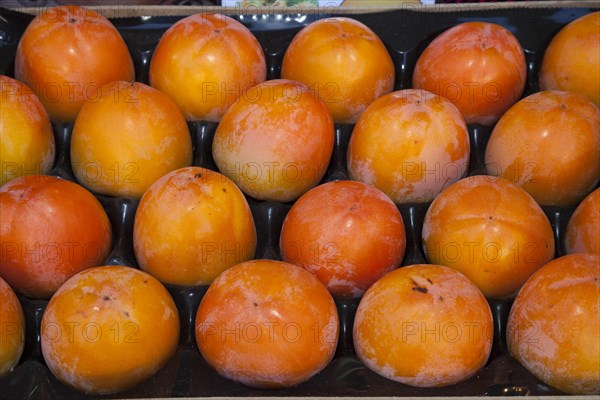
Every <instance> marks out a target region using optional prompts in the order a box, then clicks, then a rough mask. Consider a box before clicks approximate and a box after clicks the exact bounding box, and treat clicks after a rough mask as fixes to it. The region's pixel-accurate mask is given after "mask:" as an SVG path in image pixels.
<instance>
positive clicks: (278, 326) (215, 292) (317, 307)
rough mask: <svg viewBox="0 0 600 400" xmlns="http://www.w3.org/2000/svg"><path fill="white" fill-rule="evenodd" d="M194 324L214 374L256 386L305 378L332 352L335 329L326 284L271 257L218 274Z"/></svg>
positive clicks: (281, 384)
mask: <svg viewBox="0 0 600 400" xmlns="http://www.w3.org/2000/svg"><path fill="white" fill-rule="evenodd" d="M195 324H196V342H197V344H198V348H199V349H200V353H201V354H202V357H204V359H205V360H206V361H207V362H208V363H209V364H210V365H211V366H212V367H213V368H214V369H215V370H216V371H217V372H218V373H219V374H220V375H222V376H224V377H226V378H228V379H232V380H234V381H236V382H239V383H242V384H244V385H247V386H251V387H257V388H281V387H289V386H294V385H297V384H300V383H302V382H304V381H307V380H308V379H309V378H310V377H312V376H313V375H314V374H316V373H318V372H319V371H321V370H322V369H323V368H325V367H326V366H327V364H328V363H329V362H330V361H331V359H332V358H333V355H334V353H335V348H336V345H337V340H338V331H339V322H338V314H337V310H336V307H335V303H334V302H333V298H332V297H331V295H330V294H329V292H328V291H327V289H326V288H325V286H323V285H322V284H321V282H319V280H318V279H317V278H315V277H314V276H313V275H312V274H310V273H309V272H307V271H305V270H304V269H303V268H301V267H298V266H296V265H293V264H288V263H285V262H282V261H274V260H253V261H248V262H244V263H241V264H238V265H236V266H233V267H231V268H230V269H228V270H226V271H225V272H223V273H222V274H221V275H219V276H218V277H217V279H216V280H215V281H214V282H213V283H212V284H211V286H210V287H209V289H208V291H207V292H206V294H205V295H204V297H203V299H202V301H201V303H200V307H199V308H198V312H197V314H196V322H195Z"/></svg>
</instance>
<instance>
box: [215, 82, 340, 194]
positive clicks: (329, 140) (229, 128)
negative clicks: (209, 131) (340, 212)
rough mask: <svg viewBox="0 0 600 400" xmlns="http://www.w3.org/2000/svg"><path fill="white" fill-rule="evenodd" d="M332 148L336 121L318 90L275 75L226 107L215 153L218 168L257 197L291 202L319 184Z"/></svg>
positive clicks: (244, 189)
mask: <svg viewBox="0 0 600 400" xmlns="http://www.w3.org/2000/svg"><path fill="white" fill-rule="evenodd" d="M332 152H333V120H332V119H331V114H330V112H329V110H328V109H327V106H326V105H325V103H324V102H323V100H322V99H321V98H320V97H319V95H318V94H317V93H315V92H314V91H313V90H311V89H310V88H309V87H308V86H306V85H305V84H303V83H300V82H294V81H289V80H285V79H276V80H271V81H267V82H263V83H261V84H259V85H256V86H254V87H253V88H251V89H250V90H248V91H247V92H246V94H245V95H244V96H243V97H241V98H239V99H238V100H237V101H236V102H235V103H233V105H232V106H231V107H230V108H229V109H228V110H227V112H226V113H225V115H224V116H223V119H222V120H221V122H220V123H219V126H218V127H217V130H216V132H215V137H214V140H213V144H212V154H213V157H214V160H215V163H216V164H217V167H218V168H219V171H220V172H221V173H222V174H224V175H226V176H227V177H228V178H230V179H231V180H232V181H234V182H235V184H236V185H238V186H239V187H240V189H242V191H243V192H244V193H246V194H247V195H249V196H252V197H254V198H256V199H258V200H272V201H281V202H288V201H293V200H296V199H297V198H298V197H300V195H302V194H303V193H304V192H306V191H307V190H309V189H311V188H313V187H315V186H316V185H317V184H318V183H319V182H320V181H321V179H322V178H323V176H324V175H325V171H326V170H327V166H328V165H329V160H330V158H331V153H332Z"/></svg>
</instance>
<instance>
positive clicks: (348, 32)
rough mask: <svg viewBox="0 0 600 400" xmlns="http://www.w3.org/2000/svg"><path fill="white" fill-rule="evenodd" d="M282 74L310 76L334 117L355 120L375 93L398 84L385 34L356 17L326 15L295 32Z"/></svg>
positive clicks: (310, 82) (297, 77)
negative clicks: (382, 38) (329, 16)
mask: <svg viewBox="0 0 600 400" xmlns="http://www.w3.org/2000/svg"><path fill="white" fill-rule="evenodd" d="M281 77H282V78H283V79H291V80H295V81H300V82H304V83H305V84H306V85H308V86H309V87H310V88H312V89H313V90H314V91H315V92H317V93H318V94H319V96H321V97H322V98H323V100H324V101H325V104H327V107H329V110H330V111H331V115H332V116H333V120H334V121H335V122H338V123H350V124H352V123H355V122H356V121H357V120H358V118H359V117H360V115H361V113H362V112H363V111H364V109H365V108H366V107H367V106H368V105H369V104H371V103H372V102H373V101H374V100H375V99H377V98H379V97H381V96H383V95H384V94H387V93H389V92H391V91H392V90H393V89H394V80H395V71H394V63H393V62H392V58H391V57H390V55H389V53H388V51H387V49H386V48H385V45H384V44H383V42H382V41H381V39H380V38H379V37H378V36H377V34H375V33H374V32H373V31H372V30H371V29H370V28H369V27H368V26H366V25H365V24H363V23H362V22H359V21H357V20H355V19H352V18H347V17H335V18H324V19H321V20H318V21H315V22H312V23H311V24H309V25H308V26H306V27H305V28H303V29H302V30H301V31H300V32H298V34H297V35H296V36H295V37H294V39H293V40H292V42H291V43H290V45H289V46H288V48H287V50H286V51H285V55H284V57H283V63H282V65H281Z"/></svg>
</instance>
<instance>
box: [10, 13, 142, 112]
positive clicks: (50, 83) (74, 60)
mask: <svg viewBox="0 0 600 400" xmlns="http://www.w3.org/2000/svg"><path fill="white" fill-rule="evenodd" d="M15 77H16V78H17V79H18V80H20V81H23V82H24V83H25V84H27V86H29V87H30V88H31V89H32V90H33V91H34V92H35V93H36V94H37V95H38V96H39V98H40V100H41V102H42V104H44V107H46V110H47V111H48V114H49V115H50V118H51V119H53V120H57V121H67V122H72V121H74V120H75V117H76V116H77V114H78V112H79V110H80V109H81V107H82V106H83V103H84V101H85V100H86V99H94V98H96V97H97V96H98V93H99V92H100V88H101V87H102V85H104V84H106V83H109V82H112V81H118V80H122V81H133V80H134V78H135V72H134V69H133V61H132V60H131V55H130V54H129V50H128V49H127V45H126V44H125V41H124V40H123V38H122V37H121V35H120V34H119V32H118V31H117V29H116V28H115V27H114V26H113V24H112V23H111V22H110V21H109V20H107V19H106V18H104V17H103V16H102V15H100V14H98V13H96V12H95V11H92V10H90V9H86V8H82V7H78V6H62V7H55V8H50V9H47V10H45V11H43V12H42V13H41V14H40V15H38V16H37V17H36V18H34V20H33V21H32V22H31V23H30V24H29V25H28V26H27V29H26V30H25V32H24V33H23V35H22V36H21V40H20V42H19V46H18V48H17V54H16V58H15Z"/></svg>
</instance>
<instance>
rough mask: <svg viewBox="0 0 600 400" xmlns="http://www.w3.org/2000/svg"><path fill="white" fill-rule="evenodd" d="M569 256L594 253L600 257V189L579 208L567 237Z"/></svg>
mask: <svg viewBox="0 0 600 400" xmlns="http://www.w3.org/2000/svg"><path fill="white" fill-rule="evenodd" d="M565 250H566V251H567V254H572V253H593V254H597V255H599V256H600V189H596V190H594V191H593V192H592V193H590V194H589V195H588V196H587V197H586V198H585V199H583V201H582V202H581V203H580V204H579V205H578V206H577V208H576V209H575V211H574V212H573V215H572V216H571V219H570V220H569V224H568V225H567V232H566V235H565Z"/></svg>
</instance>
